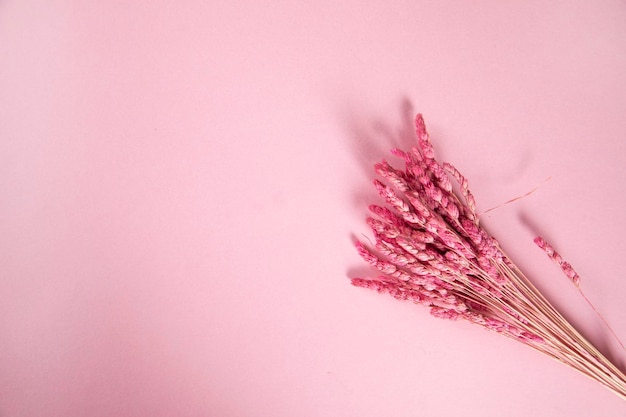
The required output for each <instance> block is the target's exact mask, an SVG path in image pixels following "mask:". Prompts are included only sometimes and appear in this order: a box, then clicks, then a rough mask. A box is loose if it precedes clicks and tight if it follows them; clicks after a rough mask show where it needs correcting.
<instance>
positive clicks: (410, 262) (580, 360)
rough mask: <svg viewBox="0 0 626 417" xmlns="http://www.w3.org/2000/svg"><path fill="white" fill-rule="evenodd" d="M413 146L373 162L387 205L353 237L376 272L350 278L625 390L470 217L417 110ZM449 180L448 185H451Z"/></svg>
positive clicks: (620, 377) (466, 197)
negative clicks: (394, 161)
mask: <svg viewBox="0 0 626 417" xmlns="http://www.w3.org/2000/svg"><path fill="white" fill-rule="evenodd" d="M415 126H416V132H417V139H418V141H417V146H415V147H413V149H412V150H411V151H410V152H405V151H402V150H400V149H393V150H392V154H393V155H395V156H397V157H399V158H401V159H402V160H404V163H405V166H406V167H405V169H404V170H398V169H395V168H393V167H392V166H391V165H389V164H388V163H387V162H386V161H384V160H383V161H382V162H381V163H379V164H376V165H375V170H376V172H377V173H378V175H380V177H382V179H383V180H384V181H385V182H382V181H380V180H375V181H374V185H375V186H376V189H377V190H378V192H379V194H380V195H381V197H382V198H383V199H384V200H385V202H386V204H387V206H386V207H384V206H379V205H372V206H370V210H371V212H372V213H373V214H374V215H375V216H372V217H369V218H368V219H367V223H368V225H369V226H370V227H371V229H372V231H373V234H374V238H375V243H373V242H372V244H371V247H368V246H367V245H365V244H363V243H362V242H359V241H357V242H356V247H357V250H358V252H359V254H360V255H361V257H362V258H363V259H364V260H365V261H367V262H368V263H369V264H370V265H372V266H373V267H374V268H376V269H377V270H378V271H380V273H381V274H380V276H378V278H377V279H364V278H352V283H353V284H354V285H355V286H358V287H365V288H371V289H375V290H377V291H379V292H387V293H389V294H390V295H392V296H393V297H395V298H397V299H401V300H410V301H413V302H415V303H419V304H422V305H425V306H428V307H429V308H430V312H431V314H432V315H434V316H436V317H439V318H444V319H450V320H457V319H464V320H467V321H469V322H471V323H474V324H478V325H480V326H482V327H484V328H487V329H489V330H492V331H495V332H498V333H500V334H502V335H504V336H506V337H509V338H511V339H515V340H517V341H519V342H521V343H524V344H526V345H528V346H530V347H531V348H533V349H536V350H538V351H540V352H543V353H545V354H546V355H549V356H550V357H552V358H554V359H556V360H558V361H561V362H563V363H565V364H567V365H569V366H571V367H572V368H574V369H576V370H577V371H579V372H581V373H583V374H585V375H587V376H588V377H590V378H592V379H595V380H597V381H598V382H600V383H602V384H603V385H604V386H606V387H607V388H609V389H610V390H612V391H613V392H614V393H616V394H617V395H619V396H620V397H621V398H623V399H626V376H625V375H624V373H623V372H622V371H621V370H620V369H618V367H617V366H615V365H614V364H613V363H612V362H611V361H610V360H609V359H607V358H606V357H605V356H604V355H603V354H602V353H600V351H599V350H598V349H597V348H596V347H594V346H593V345H592V344H591V343H590V342H589V341H588V340H586V339H585V338H584V337H583V336H582V335H581V334H580V333H579V332H578V331H577V330H576V329H575V328H574V327H573V326H572V325H571V324H570V323H568V321H567V320H566V319H565V318H564V317H563V316H562V315H561V314H560V313H559V312H558V311H556V309H555V308H554V307H553V306H552V305H551V304H550V303H549V302H548V300H547V299H546V298H545V297H544V296H543V295H542V294H541V293H540V292H539V291H538V290H537V289H536V288H535V286H533V284H532V283H531V282H530V281H529V280H528V279H527V278H526V276H525V275H524V274H523V273H522V271H520V269H519V268H518V267H516V266H515V265H514V264H513V262H511V260H510V259H509V257H508V256H507V255H506V254H505V253H504V252H503V251H502V249H501V248H500V245H499V243H498V242H497V241H496V239H494V238H493V237H492V236H491V235H490V234H488V233H487V232H486V231H485V229H484V228H483V227H482V226H481V225H480V222H479V216H478V215H477V214H476V204H475V201H474V197H473V196H472V193H471V192H470V190H469V188H468V182H467V180H466V179H465V177H463V175H461V173H460V172H459V171H458V170H457V169H456V168H455V167H454V166H452V165H451V164H448V163H443V164H440V163H439V162H438V161H437V160H436V159H435V154H434V150H433V147H432V144H431V142H430V139H429V136H428V133H427V131H426V127H425V124H424V119H423V118H422V116H421V115H420V114H418V115H417V117H416V118H415ZM452 180H455V181H456V182H457V184H458V186H457V187H456V190H453V184H452ZM535 243H536V244H537V245H538V246H539V247H540V248H542V249H543V250H544V251H545V252H546V253H547V254H548V256H550V258H552V259H553V260H554V261H555V262H557V263H558V264H559V265H560V266H561V268H562V270H563V272H564V273H565V274H566V275H567V276H568V278H570V279H571V280H572V282H573V283H574V284H575V285H577V286H578V285H579V280H580V279H579V277H578V274H577V273H576V272H575V271H574V269H573V268H572V267H571V265H570V264H569V263H567V262H565V261H563V259H562V258H561V257H560V255H559V254H558V253H556V252H555V251H554V249H553V248H552V247H551V246H550V245H549V244H547V243H546V242H545V241H544V240H543V239H542V238H541V237H537V238H536V239H535Z"/></svg>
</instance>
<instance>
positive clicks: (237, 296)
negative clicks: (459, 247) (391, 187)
mask: <svg viewBox="0 0 626 417" xmlns="http://www.w3.org/2000/svg"><path fill="white" fill-rule="evenodd" d="M417 111H419V112H422V113H423V114H424V115H425V118H426V121H427V124H428V126H429V129H430V131H431V134H432V136H433V139H434V141H435V146H436V149H437V151H438V153H439V156H440V157H441V158H442V159H444V160H448V161H451V162H453V163H455V164H456V165H457V166H458V167H459V168H460V169H461V170H462V171H463V172H464V174H465V175H466V176H467V177H468V178H469V179H470V184H471V186H472V189H473V191H474V193H475V195H476V197H477V200H478V205H479V210H481V209H482V210H484V209H487V208H489V207H492V206H495V205H498V204H500V203H502V202H504V201H506V200H508V199H510V198H513V197H516V196H519V195H523V194H524V193H526V192H527V191H529V190H530V189H532V188H533V187H535V186H536V185H538V184H540V183H541V182H542V181H543V180H544V179H545V178H546V177H548V176H552V179H551V180H550V181H549V182H547V183H546V184H544V185H543V186H542V187H541V188H540V189H539V190H538V191H537V192H535V193H534V194H533V195H532V196H530V197H527V198H525V199H523V200H522V201H520V202H518V203H516V204H511V205H507V206H505V207H502V208H500V209H498V210H496V211H494V212H491V213H489V214H488V215H485V216H484V218H483V222H484V224H485V225H486V226H487V227H488V228H489V230H491V231H492V232H493V233H494V234H495V235H496V237H498V238H499V240H500V241H501V243H502V245H503V246H504V248H505V249H506V250H507V251H508V252H509V253H510V255H511V256H512V257H513V259H514V260H516V262H517V263H518V264H519V265H521V266H522V267H523V268H524V269H525V270H526V271H527V272H528V274H529V275H530V276H531V277H532V278H533V279H534V281H535V282H537V284H538V285H539V286H540V287H541V288H542V289H543V290H544V291H545V292H546V293H547V294H549V296H550V299H551V300H553V301H554V303H555V304H556V305H557V306H558V307H559V308H561V309H562V310H563V311H564V312H565V313H566V314H567V316H568V317H570V318H571V319H572V321H574V322H575V323H576V324H577V325H578V326H579V327H580V328H581V329H582V330H583V331H584V332H585V334H587V335H588V336H589V337H590V338H591V339H592V340H593V341H594V342H596V343H597V344H598V345H599V346H600V347H601V348H602V349H603V351H604V352H605V353H607V354H609V355H612V356H613V357H614V358H615V360H616V361H617V362H618V363H620V364H621V366H622V368H624V367H625V365H626V354H624V353H623V352H620V351H619V350H618V349H617V347H616V344H615V343H613V342H611V341H610V339H609V338H608V336H607V335H606V332H605V331H604V330H603V329H602V328H601V327H599V324H598V320H597V319H596V318H595V317H594V316H593V315H592V314H591V312H590V311H589V310H588V309H587V308H586V307H585V306H584V304H583V303H582V302H581V301H580V299H579V298H578V297H576V293H575V291H574V289H573V288H572V286H571V285H570V284H569V283H568V282H567V280H566V279H565V278H563V277H562V276H561V274H560V271H559V270H558V269H557V268H556V267H554V266H553V265H552V264H551V263H550V261H549V260H548V259H547V258H546V257H545V256H544V255H543V254H542V253H541V252H540V251H539V250H538V249H536V248H535V247H534V245H533V243H532V238H533V236H534V233H535V232H537V231H538V232H541V233H543V234H544V235H545V237H546V238H547V239H549V240H550V241H551V242H552V243H553V245H555V246H556V247H557V249H558V250H560V251H561V253H562V254H563V255H564V257H565V258H566V259H568V260H569V261H571V262H572V263H573V264H574V266H575V268H577V270H578V271H579V273H580V274H581V275H582V277H583V285H584V288H585V291H586V292H587V294H588V296H589V297H590V298H591V299H592V300H593V301H594V302H595V304H596V306H597V307H598V308H599V309H600V310H601V311H602V312H603V313H604V315H605V316H606V318H607V320H608V321H609V322H610V323H611V324H612V325H613V327H614V329H615V331H616V332H617V333H618V334H620V335H621V336H622V338H624V339H626V310H625V309H624V300H625V299H626V276H625V275H624V272H623V263H624V252H625V247H624V245H625V243H624V239H623V236H624V235H625V233H626V218H625V216H624V215H623V210H624V209H623V207H624V205H625V204H626V196H625V194H624V179H625V175H626V169H625V168H624V166H625V165H624V163H625V162H626V140H625V139H626V138H625V132H626V117H625V114H626V3H625V2H624V1H617V0H614V1H608V0H606V1H604V0H603V1H593V2H592V1H586V0H575V1H571V0H568V1H552V2H543V1H495V0H494V1H480V2H474V1H466V2H460V1H425V0H418V1H368V2H361V1H355V0H352V1H340V2H337V1H329V0H322V1H318V2H303V1H300V2H293V1H273V2H262V1H258V0H248V1H239V2H226V1H223V2H222V1H212V2H211V1H209V2H207V1H194V0H188V1H183V2H173V1H170V0H168V1H164V0H157V1H150V2H141V1H135V2H129V1H127V2H123V1H98V2H96V1H77V0H58V1H36V0H20V1H17V0H4V1H0V236H1V238H0V297H1V298H0V415H1V416H3V417H21V416H29V417H30V416H64V417H70V416H91V417H97V416H122V417H123V416H174V415H175V416H215V417H244V416H246V417H247V416H268V417H269V416H272V417H292V416H320V417H321V416H359V417H369V416H371V417H374V416H395V417H402V416H418V415H419V416H453V415H454V416H457V415H464V416H479V415H480V416H483V417H487V416H503V415H507V416H528V415H537V416H565V415H567V416H585V417H588V416H623V415H624V413H625V412H626V403H625V402H624V401H623V400H620V399H619V398H618V397H617V396H615V395H614V394H612V393H611V392H609V391H608V390H606V389H604V388H603V387H601V386H600V385H599V384H597V383H595V382H594V381H591V380H588V379H587V378H585V377H583V376H581V375H579V374H577V373H575V372H574V371H572V370H570V369H568V368H566V367H565V366H563V365H561V364H558V363H557V362H554V361H552V360H551V359H549V358H547V357H543V356H541V355H540V354H538V353H535V352H534V351H531V350H530V349H528V348H526V347H524V346H522V345H521V344H517V343H515V342H512V341H509V340H507V339H504V338H502V337H501V336H499V335H496V334H493V333H489V332H486V331H483V330H482V329H480V328H478V327H474V326H471V325H469V324H466V323H460V322H459V323H452V322H445V321H441V320H438V319H434V318H432V317H430V315H429V314H428V313H427V311H426V310H425V309H423V308H420V307H417V306H414V305H411V304H403V303H400V302H397V301H395V300H393V299H391V298H389V297H383V296H380V295H377V294H375V293H370V292H368V291H366V290H362V289H357V288H353V287H351V286H350V285H349V281H348V278H347V277H348V276H354V274H356V273H358V272H360V271H363V264H362V262H360V260H359V258H358V256H357V255H356V254H355V251H354V250H353V248H352V244H351V236H353V235H356V236H360V235H361V233H365V234H367V228H366V226H365V223H364V217H365V216H366V207H367V204H369V203H370V202H374V201H377V198H376V196H375V192H374V190H373V188H372V187H371V186H370V181H371V179H372V178H373V172H372V171H371V169H370V168H369V167H370V166H371V164H372V163H373V162H375V161H376V160H378V159H380V158H382V157H386V156H387V153H386V150H387V149H388V148H390V147H392V146H397V145H400V146H404V147H408V146H409V145H410V144H411V143H412V133H411V128H410V126H409V125H408V124H410V119H411V118H412V116H413V114H414V113H415V112H417Z"/></svg>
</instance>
